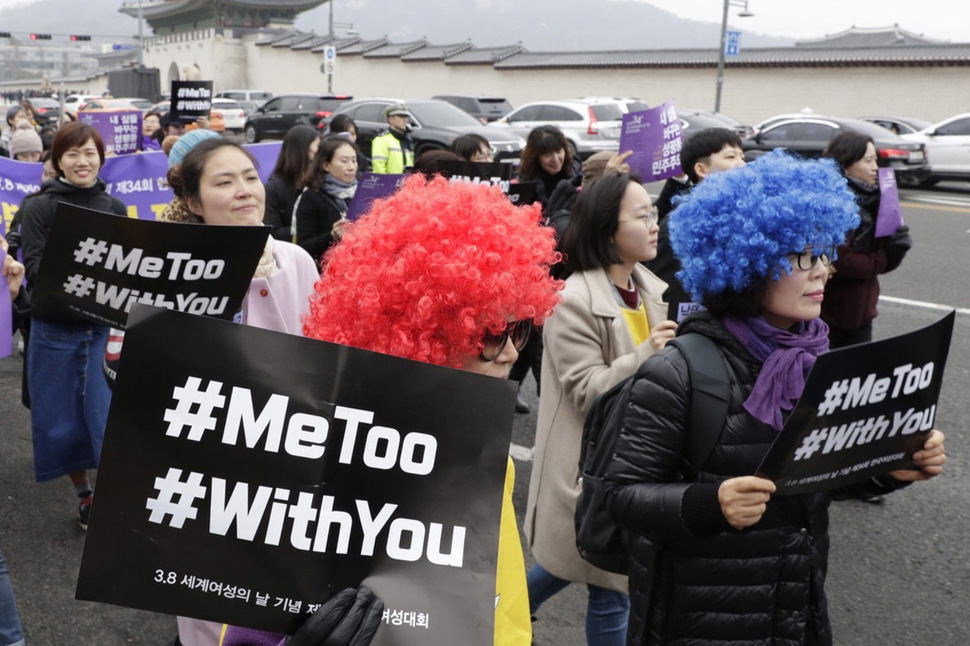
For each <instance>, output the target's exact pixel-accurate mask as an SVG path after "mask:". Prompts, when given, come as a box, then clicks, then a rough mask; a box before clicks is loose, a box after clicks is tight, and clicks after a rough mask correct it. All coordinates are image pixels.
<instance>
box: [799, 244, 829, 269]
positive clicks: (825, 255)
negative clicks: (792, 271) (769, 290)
mask: <svg viewBox="0 0 970 646" xmlns="http://www.w3.org/2000/svg"><path fill="white" fill-rule="evenodd" d="M788 260H789V262H791V265H792V267H798V268H799V269H801V270H802V271H808V270H809V269H811V268H812V267H814V266H815V263H817V262H818V261H819V260H821V261H822V266H823V267H829V266H830V265H831V264H832V262H833V261H834V260H835V247H824V248H822V249H819V250H817V251H816V250H815V249H814V248H813V247H809V248H808V249H806V250H805V251H803V252H801V253H790V254H788Z"/></svg>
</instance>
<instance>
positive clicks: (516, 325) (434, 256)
mask: <svg viewBox="0 0 970 646" xmlns="http://www.w3.org/2000/svg"><path fill="white" fill-rule="evenodd" d="M540 218H541V211H540V209H539V208H538V207H531V206H530V207H515V206H512V204H511V203H510V202H509V201H508V200H507V199H506V198H505V197H504V196H503V195H502V194H501V193H500V192H499V190H498V189H495V188H485V187H481V186H472V185H466V184H460V183H454V184H449V183H448V182H447V181H445V180H444V179H443V178H440V177H438V178H435V179H432V180H431V181H427V182H426V181H425V180H424V179H423V178H421V177H413V178H411V179H409V180H408V181H407V182H406V183H405V185H404V187H403V188H402V189H401V190H400V191H399V192H398V193H396V194H395V195H394V196H392V197H391V198H390V199H388V200H385V201H382V202H378V203H376V204H375V206H374V207H373V208H372V209H371V212H370V213H369V214H368V215H367V216H366V217H365V218H363V219H361V220H360V221H359V222H358V223H357V224H356V225H355V226H354V227H353V228H352V229H351V230H350V232H349V233H348V234H347V236H346V237H345V238H344V239H343V241H342V242H341V243H340V244H339V245H337V246H335V247H334V248H332V249H331V250H330V252H329V253H328V254H327V256H326V257H325V259H324V267H325V271H324V273H323V275H322V276H321V277H320V280H319V281H318V282H317V286H316V292H317V294H316V297H315V298H314V299H313V301H312V303H311V305H310V312H309V314H308V315H307V317H306V319H305V326H304V333H305V334H306V336H309V337H314V338H317V339H323V340H325V341H331V342H334V343H342V344H345V345H351V346H354V347H358V348H364V349H367V350H373V351H377V352H384V353H387V354H392V355H396V356H399V357H405V358H407V359H414V360H416V361H425V362H427V363H433V364H437V365H441V366H449V367H452V368H460V369H462V370H469V371H472V372H477V373H480V374H485V375H490V376H493V377H498V378H499V379H504V378H506V377H507V376H508V373H509V369H510V368H511V367H512V364H513V363H515V360H516V358H517V357H518V352H519V350H521V349H522V344H524V343H525V340H526V339H527V338H528V335H529V330H530V329H531V326H532V325H533V324H536V325H540V324H542V322H543V321H545V319H546V318H547V317H548V316H549V315H550V314H551V313H552V309H553V307H554V306H555V305H556V303H558V301H559V294H558V292H559V289H560V288H561V285H562V283H561V282H559V281H557V280H555V279H553V278H552V277H550V275H549V267H550V266H551V265H552V264H553V263H555V262H556V261H557V260H558V255H559V254H557V253H556V251H555V248H556V243H555V239H554V237H553V233H552V231H551V230H550V229H549V228H547V227H542V226H540ZM508 464H509V468H508V472H507V476H506V483H505V498H504V504H503V508H502V522H501V538H500V539H499V551H498V572H497V580H496V584H497V590H496V595H497V596H498V599H499V601H498V605H497V606H496V608H495V644H503V645H506V644H507V645H509V646H512V645H513V644H514V645H516V646H517V645H520V644H529V643H531V636H532V628H531V623H530V615H529V599H528V593H527V590H526V583H525V564H524V561H523V557H522V548H521V543H520V541H519V535H518V529H517V528H516V525H515V514H514V510H513V508H512V482H513V478H514V471H513V467H512V461H511V460H509V463H508Z"/></svg>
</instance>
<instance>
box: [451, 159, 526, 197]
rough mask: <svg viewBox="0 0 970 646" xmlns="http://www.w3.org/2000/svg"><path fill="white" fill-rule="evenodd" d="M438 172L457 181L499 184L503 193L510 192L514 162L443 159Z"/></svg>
mask: <svg viewBox="0 0 970 646" xmlns="http://www.w3.org/2000/svg"><path fill="white" fill-rule="evenodd" d="M438 172H439V173H441V174H442V175H444V176H445V177H448V178H451V179H452V180H455V181H460V182H467V183H469V184H485V185H486V186H490V185H495V186H499V187H501V189H502V192H503V193H508V189H509V181H510V180H511V179H512V164H503V163H502V162H473V161H465V160H462V159H442V160H439V161H438Z"/></svg>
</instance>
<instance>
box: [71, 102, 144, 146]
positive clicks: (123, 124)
mask: <svg viewBox="0 0 970 646" xmlns="http://www.w3.org/2000/svg"><path fill="white" fill-rule="evenodd" d="M77 118H78V121H80V122H81V123H86V124H89V125H91V126H94V129H95V130H97V131H98V134H99V135H101V139H103V140H104V152H105V154H106V155H124V154H127V153H133V152H135V151H136V150H138V141H139V140H140V139H141V110H138V109H137V108H132V109H131V110H125V109H119V110H111V111H110V112H101V111H97V112H88V111H85V110H80V111H79V112H78V113H77Z"/></svg>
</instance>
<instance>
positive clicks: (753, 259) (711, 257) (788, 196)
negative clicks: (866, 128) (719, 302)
mask: <svg viewBox="0 0 970 646" xmlns="http://www.w3.org/2000/svg"><path fill="white" fill-rule="evenodd" d="M858 225H859V215H858V207H857V205H856V201H855V198H854V196H853V194H852V192H851V191H850V190H849V188H848V185H847V184H846V180H845V178H844V177H843V176H842V174H841V173H840V172H839V170H838V167H837V166H836V164H835V162H834V161H833V160H831V159H822V160H812V161H808V160H802V159H796V158H794V157H791V156H790V155H787V154H785V153H783V152H781V151H780V150H776V151H774V152H771V153H769V154H767V155H764V156H763V157H761V158H759V159H757V160H756V161H754V162H752V163H750V164H748V165H747V166H745V167H743V168H736V169H733V170H730V171H725V172H719V173H713V174H711V175H708V176H707V178H706V179H705V180H704V181H703V182H701V183H700V184H698V185H697V186H695V187H694V188H693V189H692V190H691V192H690V193H689V194H688V195H687V196H686V198H684V199H683V200H682V201H681V202H680V203H679V205H678V206H677V208H676V209H674V211H673V213H671V215H670V245H671V247H672V248H673V250H674V253H675V254H677V257H678V258H679V259H680V262H681V265H682V267H683V269H682V270H681V271H680V272H678V273H677V278H679V279H680V281H681V282H682V283H683V285H684V288H685V289H686V290H687V291H688V292H689V293H690V294H691V295H692V297H693V298H694V299H695V300H697V301H703V299H704V297H705V296H709V295H714V294H720V293H722V292H725V291H733V292H743V291H744V290H745V289H747V288H748V287H751V286H752V285H754V284H755V283H756V282H757V281H758V280H760V279H761V278H763V277H764V276H768V275H770V276H771V279H772V280H778V278H780V277H781V270H784V271H786V272H790V271H791V270H792V267H791V263H789V262H788V258H787V255H788V254H790V253H798V252H801V251H802V250H804V249H805V248H806V247H809V246H811V247H815V248H816V249H821V248H826V247H832V246H835V245H839V244H842V243H843V242H844V241H845V236H846V233H847V232H848V231H850V230H852V229H854V228H855V227H857V226H858Z"/></svg>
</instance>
